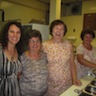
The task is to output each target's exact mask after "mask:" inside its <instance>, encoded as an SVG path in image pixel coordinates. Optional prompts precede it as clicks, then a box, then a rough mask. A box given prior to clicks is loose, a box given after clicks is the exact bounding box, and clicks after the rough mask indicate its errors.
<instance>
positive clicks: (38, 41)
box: [29, 40, 40, 43]
mask: <svg viewBox="0 0 96 96" xmlns="http://www.w3.org/2000/svg"><path fill="white" fill-rule="evenodd" d="M29 42H30V43H40V40H36V41H34V40H30V41H29Z"/></svg>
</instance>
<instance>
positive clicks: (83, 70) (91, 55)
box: [75, 44, 96, 79]
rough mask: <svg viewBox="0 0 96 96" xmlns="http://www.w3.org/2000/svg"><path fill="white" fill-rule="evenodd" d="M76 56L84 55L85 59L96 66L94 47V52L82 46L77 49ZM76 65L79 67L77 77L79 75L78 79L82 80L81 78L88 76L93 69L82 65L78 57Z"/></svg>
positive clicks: (95, 50) (95, 49)
mask: <svg viewBox="0 0 96 96" xmlns="http://www.w3.org/2000/svg"><path fill="white" fill-rule="evenodd" d="M76 54H82V55H83V57H84V58H85V59H86V60H88V61H90V62H93V63H95V64H96V48H95V47H93V48H92V50H87V49H86V48H85V47H84V45H83V44H80V45H79V46H78V47H77V48H76ZM75 63H76V67H77V75H78V79H80V78H81V77H83V76H85V75H87V74H88V72H89V71H90V70H92V68H89V67H86V66H84V65H81V64H80V63H79V62H78V61H77V56H76V58H75Z"/></svg>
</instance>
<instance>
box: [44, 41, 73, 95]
mask: <svg viewBox="0 0 96 96" xmlns="http://www.w3.org/2000/svg"><path fill="white" fill-rule="evenodd" d="M71 48H72V45H71V44H70V43H69V42H68V41H64V42H63V43H53V42H50V41H45V42H43V50H44V52H45V53H47V58H48V71H49V78H48V92H47V95H48V96H59V95H60V94H61V93H62V92H64V91H65V90H66V89H68V88H69V87H70V86H71V85H72V76H71V70H70V62H69V59H70V55H71V54H70V53H71Z"/></svg>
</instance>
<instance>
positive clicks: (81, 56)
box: [75, 28, 96, 79]
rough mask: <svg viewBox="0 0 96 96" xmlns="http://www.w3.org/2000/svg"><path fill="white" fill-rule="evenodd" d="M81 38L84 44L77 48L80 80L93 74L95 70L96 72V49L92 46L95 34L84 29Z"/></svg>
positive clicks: (76, 59) (90, 30) (76, 61)
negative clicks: (90, 73) (89, 73)
mask: <svg viewBox="0 0 96 96" xmlns="http://www.w3.org/2000/svg"><path fill="white" fill-rule="evenodd" d="M80 37H81V40H82V44H79V45H78V47H77V48H76V54H77V55H76V58H75V63H76V65H77V73H78V78H79V79H80V78H81V77H83V76H85V75H87V74H88V72H91V71H92V69H93V68H95V70H96V48H95V47H94V46H92V44H91V43H92V40H93V39H94V38H95V33H94V31H93V30H92V29H89V28H88V29H84V30H82V32H81V36H80Z"/></svg>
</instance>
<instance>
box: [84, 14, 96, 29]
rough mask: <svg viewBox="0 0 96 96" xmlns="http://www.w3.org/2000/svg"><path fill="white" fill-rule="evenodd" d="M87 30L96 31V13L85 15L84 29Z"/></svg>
mask: <svg viewBox="0 0 96 96" xmlns="http://www.w3.org/2000/svg"><path fill="white" fill-rule="evenodd" d="M85 28H92V29H93V30H96V13H90V14H84V22H83V29H85Z"/></svg>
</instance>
